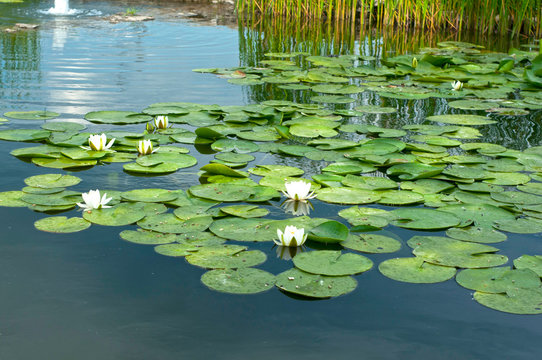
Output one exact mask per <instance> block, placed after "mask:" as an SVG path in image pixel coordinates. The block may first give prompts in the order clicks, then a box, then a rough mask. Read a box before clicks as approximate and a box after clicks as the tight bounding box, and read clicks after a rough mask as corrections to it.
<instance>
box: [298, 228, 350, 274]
mask: <svg viewBox="0 0 542 360" xmlns="http://www.w3.org/2000/svg"><path fill="white" fill-rule="evenodd" d="M348 233H349V232H348V227H347V226H346V225H344V224H342V223H340V222H338V221H334V220H330V221H326V222H323V223H321V224H320V225H318V226H316V227H314V228H312V229H311V230H310V231H309V233H308V238H309V240H313V241H318V242H323V243H337V242H341V241H344V240H346V238H347V237H348ZM309 272H311V271H309Z"/></svg>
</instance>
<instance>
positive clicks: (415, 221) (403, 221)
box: [391, 208, 460, 230]
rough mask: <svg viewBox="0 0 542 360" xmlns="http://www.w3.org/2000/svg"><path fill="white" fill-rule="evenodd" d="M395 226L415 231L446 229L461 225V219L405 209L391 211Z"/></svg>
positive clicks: (451, 215) (431, 211)
mask: <svg viewBox="0 0 542 360" xmlns="http://www.w3.org/2000/svg"><path fill="white" fill-rule="evenodd" d="M391 214H392V215H393V216H394V217H395V220H393V221H392V222H391V223H392V224H393V225H395V226H399V227H403V228H407V229H415V230H437V229H446V228H449V227H452V226H456V225H459V223H460V219H459V218H458V217H456V216H455V215H453V214H450V213H446V212H443V211H438V210H431V209H422V208H405V209H397V210H393V211H391Z"/></svg>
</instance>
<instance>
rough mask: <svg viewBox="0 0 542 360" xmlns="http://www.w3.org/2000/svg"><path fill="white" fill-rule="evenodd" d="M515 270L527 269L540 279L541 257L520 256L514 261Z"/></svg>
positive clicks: (541, 271)
mask: <svg viewBox="0 0 542 360" xmlns="http://www.w3.org/2000/svg"><path fill="white" fill-rule="evenodd" d="M514 266H515V267H516V269H529V270H532V271H534V272H535V273H536V274H537V275H538V276H540V277H542V256H540V255H534V256H532V255H522V256H520V257H518V258H517V259H515V260H514Z"/></svg>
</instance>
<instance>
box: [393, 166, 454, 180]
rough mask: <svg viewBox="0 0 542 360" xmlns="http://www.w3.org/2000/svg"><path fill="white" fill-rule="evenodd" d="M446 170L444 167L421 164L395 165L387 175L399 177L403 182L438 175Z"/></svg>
mask: <svg viewBox="0 0 542 360" xmlns="http://www.w3.org/2000/svg"><path fill="white" fill-rule="evenodd" d="M442 170H444V166H432V165H426V164H420V163H406V164H398V165H393V166H391V167H389V168H388V170H387V171H386V173H387V174H388V175H392V176H398V177H399V179H401V180H416V179H423V178H429V177H432V176H435V175H438V174H440V173H441V172H442Z"/></svg>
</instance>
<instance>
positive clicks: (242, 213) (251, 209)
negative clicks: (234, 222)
mask: <svg viewBox="0 0 542 360" xmlns="http://www.w3.org/2000/svg"><path fill="white" fill-rule="evenodd" d="M220 211H222V212H223V213H226V214H229V215H233V216H238V217H242V218H254V217H262V216H265V215H267V214H269V210H267V209H263V208H260V207H258V206H256V205H232V206H224V207H221V208H220Z"/></svg>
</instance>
